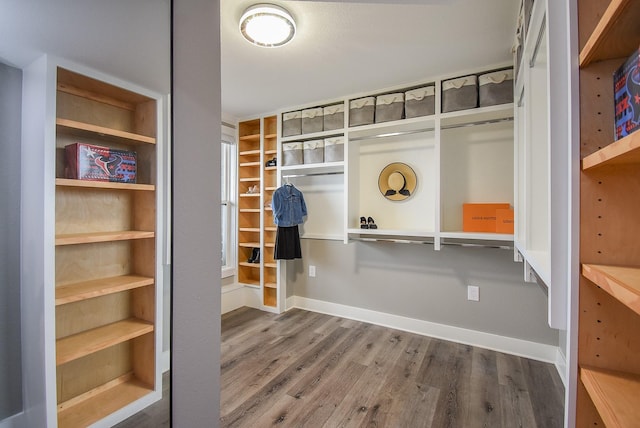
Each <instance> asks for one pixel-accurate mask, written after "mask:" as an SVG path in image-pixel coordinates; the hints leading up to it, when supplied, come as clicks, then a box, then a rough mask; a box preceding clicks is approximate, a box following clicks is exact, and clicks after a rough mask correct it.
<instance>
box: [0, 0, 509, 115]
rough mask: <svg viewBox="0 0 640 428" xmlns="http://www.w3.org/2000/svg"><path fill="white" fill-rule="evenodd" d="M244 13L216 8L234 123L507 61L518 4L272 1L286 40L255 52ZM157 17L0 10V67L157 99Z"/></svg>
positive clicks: (225, 0)
mask: <svg viewBox="0 0 640 428" xmlns="http://www.w3.org/2000/svg"><path fill="white" fill-rule="evenodd" d="M256 2H259V1H251V0H221V2H220V3H221V10H220V13H221V51H222V82H221V84H222V98H223V99H222V108H223V111H224V112H225V113H226V114H227V115H229V116H231V117H235V118H247V117H251V116H253V115H257V114H261V113H270V112H273V111H276V110H278V109H281V108H286V107H290V106H295V105H300V104H307V103H313V102H317V101H322V100H328V99H333V98H339V97H342V96H345V95H347V94H353V93H359V92H367V91H375V90H378V89H382V88H385V87H389V86H394V85H399V84H404V83H411V82H416V81H419V80H423V79H425V78H428V77H431V76H436V75H440V74H448V73H455V72H457V71H462V70H472V69H474V68H477V67H481V66H485V65H492V64H496V63H502V62H505V61H509V60H510V59H511V45H512V41H513V33H514V29H515V17H516V14H517V7H518V3H519V2H518V1H516V0H397V1H393V0H370V1H369V2H360V1H358V0H351V1H320V2H318V1H306V0H299V1H281V0H274V1H273V3H276V4H279V5H282V6H284V7H286V8H287V9H289V11H290V12H291V13H292V14H293V15H294V17H295V18H296V21H297V24H298V34H297V37H296V38H295V39H294V40H293V41H292V42H291V43H290V44H288V45H286V46H284V47H281V48H277V49H264V48H258V47H255V46H253V45H251V44H249V43H248V42H246V41H244V40H243V39H242V37H241V35H240V32H239V31H238V20H239V18H240V16H241V15H242V12H243V11H244V10H245V9H246V8H247V7H249V6H250V5H252V4H254V3H256ZM169 6H170V0H128V1H105V0H83V1H78V0H55V1H53V0H0V11H1V12H0V60H2V61H3V62H8V63H11V64H14V65H16V66H19V67H24V66H25V65H27V64H29V63H30V62H31V61H33V60H34V59H35V58H37V56H39V55H41V54H42V53H45V52H46V53H51V54H54V55H57V56H60V57H63V58H66V59H69V60H72V61H75V62H78V63H81V64H84V65H87V66H89V67H93V68H96V69H99V70H101V71H103V72H105V73H108V74H113V75H115V76H118V77H120V78H122V79H125V80H130V81H132V82H135V83H137V84H140V85H142V86H146V87H148V88H150V89H153V90H156V91H159V92H163V93H167V92H168V91H169V88H170V71H169V63H170V57H169V52H170V33H169V28H170V27H169V24H170V14H169ZM204 54H206V53H203V55H204ZM212 84H217V82H212Z"/></svg>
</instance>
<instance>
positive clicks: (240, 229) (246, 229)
mask: <svg viewBox="0 0 640 428" xmlns="http://www.w3.org/2000/svg"><path fill="white" fill-rule="evenodd" d="M238 230H239V231H240V232H260V228H259V227H240V228H238Z"/></svg>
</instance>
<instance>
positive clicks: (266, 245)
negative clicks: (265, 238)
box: [264, 242, 276, 248]
mask: <svg viewBox="0 0 640 428" xmlns="http://www.w3.org/2000/svg"><path fill="white" fill-rule="evenodd" d="M264 246H265V247H267V248H273V247H275V246H276V244H275V243H274V242H265V244H264Z"/></svg>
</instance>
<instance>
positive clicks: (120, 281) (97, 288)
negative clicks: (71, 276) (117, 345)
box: [56, 275, 155, 306]
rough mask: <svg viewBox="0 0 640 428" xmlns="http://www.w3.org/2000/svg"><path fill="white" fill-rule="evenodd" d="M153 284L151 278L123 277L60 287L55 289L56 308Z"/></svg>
mask: <svg viewBox="0 0 640 428" xmlns="http://www.w3.org/2000/svg"><path fill="white" fill-rule="evenodd" d="M154 282H155V281H154V279H153V278H151V277H146V276H139V275H123V276H114V277H110V278H100V279H94V280H91V281H83V282H77V283H74V284H66V285H61V286H59V287H56V306H59V305H65V304H67V303H73V302H79V301H81V300H86V299H92V298H94V297H100V296H105V295H107V294H113V293H119V292H121V291H126V290H131V289H134V288H138V287H144V286H147V285H153V283H154Z"/></svg>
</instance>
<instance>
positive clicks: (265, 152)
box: [264, 150, 278, 155]
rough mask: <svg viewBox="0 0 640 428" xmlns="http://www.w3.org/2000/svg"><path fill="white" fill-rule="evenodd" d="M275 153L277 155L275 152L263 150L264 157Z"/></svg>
mask: <svg viewBox="0 0 640 428" xmlns="http://www.w3.org/2000/svg"><path fill="white" fill-rule="evenodd" d="M276 153H278V151H277V150H265V151H264V154H265V155H275V154H276Z"/></svg>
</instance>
